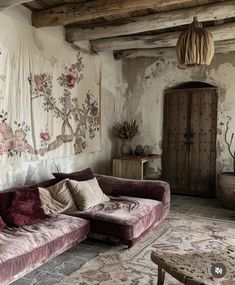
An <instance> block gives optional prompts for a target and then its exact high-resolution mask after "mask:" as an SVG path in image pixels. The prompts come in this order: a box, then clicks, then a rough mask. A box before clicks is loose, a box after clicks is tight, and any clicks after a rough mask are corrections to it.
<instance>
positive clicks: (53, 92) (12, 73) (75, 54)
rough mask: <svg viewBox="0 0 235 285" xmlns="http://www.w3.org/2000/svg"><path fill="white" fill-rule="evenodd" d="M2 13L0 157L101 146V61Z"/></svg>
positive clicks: (74, 151)
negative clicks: (5, 30)
mask: <svg viewBox="0 0 235 285" xmlns="http://www.w3.org/2000/svg"><path fill="white" fill-rule="evenodd" d="M17 23H18V21H12V19H11V18H9V17H7V16H5V15H1V16H0V26H5V27H6V26H7V27H8V29H7V33H4V32H3V33H1V34H0V161H1V162H4V161H12V162H14V161H15V160H18V159H21V160H23V161H26V160H34V159H48V158H56V157H66V156H71V155H74V154H79V153H82V152H93V151H99V150H100V62H99V58H98V57H97V56H96V55H91V54H88V53H84V52H80V51H79V50H78V49H77V48H74V47H73V46H71V45H70V44H68V43H66V42H63V41H61V40H58V39H56V38H53V37H52V36H50V35H48V34H46V33H44V32H42V31H39V30H36V29H34V28H32V27H31V26H29V25H26V24H22V25H17Z"/></svg>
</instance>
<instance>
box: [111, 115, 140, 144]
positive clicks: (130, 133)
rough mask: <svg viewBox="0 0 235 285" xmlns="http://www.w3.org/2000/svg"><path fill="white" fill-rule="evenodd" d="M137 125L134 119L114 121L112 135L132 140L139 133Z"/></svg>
mask: <svg viewBox="0 0 235 285" xmlns="http://www.w3.org/2000/svg"><path fill="white" fill-rule="evenodd" d="M139 134H140V131H139V125H138V124H137V123H136V120H131V121H129V122H128V121H125V122H123V123H120V122H118V123H115V124H114V126H113V136H114V137H116V138H119V139H121V140H128V139H129V140H132V139H133V138H134V137H135V136H137V135H139Z"/></svg>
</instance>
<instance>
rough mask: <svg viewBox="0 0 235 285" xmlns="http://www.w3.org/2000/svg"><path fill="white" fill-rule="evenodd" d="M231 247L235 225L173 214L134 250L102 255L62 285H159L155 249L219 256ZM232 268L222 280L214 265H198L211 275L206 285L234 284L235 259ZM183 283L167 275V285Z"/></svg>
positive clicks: (234, 238) (234, 244)
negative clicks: (216, 275) (212, 270)
mask: <svg viewBox="0 0 235 285" xmlns="http://www.w3.org/2000/svg"><path fill="white" fill-rule="evenodd" d="M231 246H232V247H234V246H235V222H233V221H231V222H229V221H224V222H221V221H217V220H213V219H206V218H198V217H192V216H191V217H190V216H186V215H178V214H177V215H171V216H170V218H169V219H168V220H166V221H165V222H164V223H162V224H161V225H160V226H159V227H157V228H156V229H154V230H153V231H152V232H151V233H149V234H148V235H147V236H146V238H145V239H143V240H142V241H141V242H139V243H137V244H136V245H135V246H133V247H132V248H131V249H129V250H123V251H122V252H120V251H119V252H115V251H112V252H110V251H109V252H108V253H103V254H100V255H99V256H98V257H97V258H95V259H93V260H91V261H90V262H88V263H86V264H84V266H83V267H81V268H80V269H79V270H77V271H76V272H74V273H73V274H72V275H70V276H69V277H67V278H65V279H64V280H62V281H61V282H60V283H59V285H78V284H79V285H88V284H89V285H121V284H125V285H147V284H148V285H154V284H157V265H156V264H154V263H153V262H152V261H151V259H150V255H151V252H152V250H161V251H165V252H168V253H169V252H174V253H184V254H186V253H187V254H188V253H190V254H191V253H198V252H206V253H209V252H213V253H215V256H218V255H217V253H218V252H220V253H224V252H225V251H226V249H227V248H228V247H231ZM215 259H216V258H215ZM215 261H216V262H220V261H221V260H220V259H219V260H215ZM230 265H231V267H230V268H227V269H228V270H227V271H228V272H227V274H226V276H225V277H224V278H220V279H213V278H212V277H211V275H210V267H211V264H208V266H207V267H206V268H205V267H204V268H201V266H200V264H198V270H204V271H205V272H206V273H207V276H208V275H210V280H209V281H208V282H205V284H211V285H215V284H221V285H235V256H234V259H233V261H232V264H230ZM180 284H182V283H180V282H179V281H177V280H176V279H174V278H173V277H171V276H170V275H169V274H166V278H165V283H164V285H180Z"/></svg>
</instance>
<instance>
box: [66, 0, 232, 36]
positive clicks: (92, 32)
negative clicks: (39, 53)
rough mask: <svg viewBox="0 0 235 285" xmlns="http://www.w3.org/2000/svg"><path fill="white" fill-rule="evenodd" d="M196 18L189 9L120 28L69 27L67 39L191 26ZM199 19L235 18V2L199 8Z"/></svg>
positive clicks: (138, 21)
mask: <svg viewBox="0 0 235 285" xmlns="http://www.w3.org/2000/svg"><path fill="white" fill-rule="evenodd" d="M194 16H195V8H188V9H180V10H176V11H170V12H161V13H157V14H153V15H150V16H144V17H136V18H133V20H134V22H131V23H127V24H123V25H118V26H106V27H97V28H94V29H82V28H78V27H72V28H69V27H68V28H66V39H67V41H69V42H75V41H79V40H94V39H101V38H109V37H117V36H124V35H130V34H138V33H142V32H147V31H157V30H161V29H166V28H171V27H176V26H182V25H186V24H189V23H191V22H192V19H193V17H194ZM197 17H198V20H199V21H200V22H205V21H214V20H221V19H228V18H232V17H235V1H234V0H233V1H228V2H225V3H217V4H213V5H211V4H210V5H205V6H199V7H198V8H197Z"/></svg>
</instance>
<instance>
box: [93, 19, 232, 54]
mask: <svg viewBox="0 0 235 285" xmlns="http://www.w3.org/2000/svg"><path fill="white" fill-rule="evenodd" d="M207 30H209V31H210V32H211V33H212V35H213V38H214V41H223V40H231V39H235V22H232V23H228V24H223V25H218V26H213V27H210V28H207ZM179 35H180V32H171V33H164V34H157V35H150V36H135V35H133V36H125V37H115V38H108V39H100V40H94V41H90V43H91V48H92V49H93V50H94V51H97V52H98V51H105V50H125V49H145V48H162V47H174V46H176V42H177V39H178V37H179Z"/></svg>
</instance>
